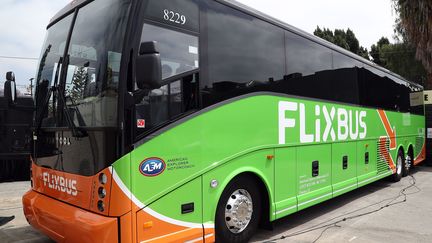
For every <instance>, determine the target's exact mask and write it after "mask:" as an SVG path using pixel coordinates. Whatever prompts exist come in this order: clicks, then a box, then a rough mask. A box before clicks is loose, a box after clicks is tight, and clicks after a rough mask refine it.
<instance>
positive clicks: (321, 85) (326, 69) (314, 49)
mask: <svg viewBox="0 0 432 243" xmlns="http://www.w3.org/2000/svg"><path fill="white" fill-rule="evenodd" d="M286 49H287V50H286V53H287V73H288V75H286V76H285V80H284V83H281V84H278V85H277V86H278V87H277V88H275V90H283V92H285V93H287V94H291V95H296V96H303V97H309V98H316V99H324V100H330V101H336V102H344V103H351V104H358V85H357V83H358V81H357V70H356V68H354V67H355V65H349V64H348V61H350V59H349V58H347V60H341V63H344V65H341V67H338V68H335V69H333V61H332V59H333V57H332V51H331V50H330V49H329V48H327V47H325V46H322V45H319V44H317V43H314V42H312V41H310V40H308V39H306V38H304V37H301V36H298V35H295V34H293V33H291V32H287V33H286Z"/></svg>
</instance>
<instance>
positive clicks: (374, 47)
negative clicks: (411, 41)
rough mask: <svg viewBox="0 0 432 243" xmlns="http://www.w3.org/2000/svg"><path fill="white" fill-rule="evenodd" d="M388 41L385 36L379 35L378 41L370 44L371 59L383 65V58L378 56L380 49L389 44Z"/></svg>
mask: <svg viewBox="0 0 432 243" xmlns="http://www.w3.org/2000/svg"><path fill="white" fill-rule="evenodd" d="M389 44H390V41H389V40H388V39H387V38H386V37H381V39H380V40H379V41H378V43H377V44H376V45H375V44H374V45H372V46H371V51H370V56H371V57H372V61H373V62H375V63H376V64H378V65H380V66H383V67H384V66H385V65H386V64H385V62H384V60H381V58H380V51H381V49H382V47H383V46H386V45H389Z"/></svg>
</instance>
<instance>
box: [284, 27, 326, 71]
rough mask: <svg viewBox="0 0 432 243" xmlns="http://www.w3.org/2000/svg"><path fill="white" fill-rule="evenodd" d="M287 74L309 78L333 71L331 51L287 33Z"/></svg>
mask: <svg viewBox="0 0 432 243" xmlns="http://www.w3.org/2000/svg"><path fill="white" fill-rule="evenodd" d="M286 57H287V74H288V75H291V74H301V75H302V76H307V75H311V74H315V73H316V72H319V71H324V70H330V69H332V53H331V50H330V49H328V48H326V47H324V46H321V45H319V44H317V43H315V42H312V41H310V40H308V39H306V38H303V37H301V36H298V35H296V34H293V33H291V32H286Z"/></svg>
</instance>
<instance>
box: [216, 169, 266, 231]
mask: <svg viewBox="0 0 432 243" xmlns="http://www.w3.org/2000/svg"><path fill="white" fill-rule="evenodd" d="M239 177H249V178H250V179H253V180H255V181H256V182H257V183H258V185H259V189H260V192H261V196H262V199H263V201H262V217H261V222H260V226H261V227H264V228H267V227H268V225H269V224H270V221H272V220H273V219H272V217H271V216H272V215H273V214H272V212H273V210H274V207H273V206H274V205H273V203H272V202H273V194H272V190H271V188H270V185H271V183H270V181H269V180H270V178H268V177H267V176H266V175H265V174H264V173H262V172H261V171H259V170H257V169H256V168H253V167H246V168H241V169H239V170H235V171H233V172H232V173H230V174H229V175H228V176H227V177H225V179H224V181H223V182H221V183H220V190H219V191H218V193H217V195H216V198H217V199H218V200H217V202H215V203H216V204H218V203H219V200H220V198H221V196H222V193H223V191H224V190H225V188H226V187H227V186H228V184H229V183H230V182H231V181H233V180H235V179H236V178H239ZM214 213H216V211H214Z"/></svg>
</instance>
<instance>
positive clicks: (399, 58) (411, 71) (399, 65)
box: [370, 37, 427, 84]
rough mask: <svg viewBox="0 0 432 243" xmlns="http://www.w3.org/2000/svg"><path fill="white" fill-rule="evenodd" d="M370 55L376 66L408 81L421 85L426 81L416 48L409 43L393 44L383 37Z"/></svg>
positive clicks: (372, 48)
mask: <svg viewBox="0 0 432 243" xmlns="http://www.w3.org/2000/svg"><path fill="white" fill-rule="evenodd" d="M370 55H371V56H372V58H373V59H372V60H373V62H375V63H376V64H378V65H380V66H382V67H385V68H387V69H388V70H390V71H392V72H394V73H397V74H399V75H401V76H402V77H404V78H406V79H408V80H411V81H414V82H416V83H419V84H423V83H424V82H425V81H426V77H427V75H426V71H425V69H424V68H423V66H422V64H421V63H420V62H419V61H417V60H416V59H415V48H414V47H412V46H411V45H409V44H407V43H396V44H391V43H390V41H389V40H388V39H387V38H385V37H382V38H381V39H380V40H379V41H378V42H377V44H374V45H372V47H371V52H370Z"/></svg>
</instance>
